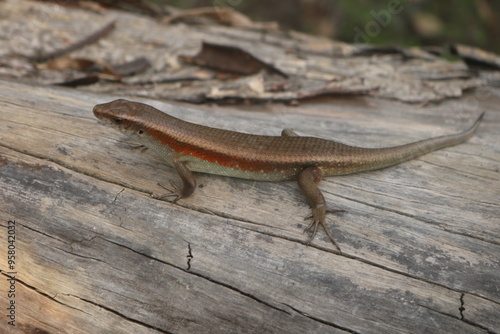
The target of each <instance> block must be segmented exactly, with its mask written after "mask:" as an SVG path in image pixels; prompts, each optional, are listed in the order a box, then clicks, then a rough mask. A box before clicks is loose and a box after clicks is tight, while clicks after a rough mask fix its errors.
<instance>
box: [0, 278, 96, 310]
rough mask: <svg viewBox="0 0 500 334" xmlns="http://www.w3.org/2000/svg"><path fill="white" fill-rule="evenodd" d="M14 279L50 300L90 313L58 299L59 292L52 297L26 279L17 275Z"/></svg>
mask: <svg viewBox="0 0 500 334" xmlns="http://www.w3.org/2000/svg"><path fill="white" fill-rule="evenodd" d="M1 274H2V275H4V276H6V277H9V278H11V277H10V276H9V275H7V274H5V273H3V272H1ZM14 279H15V280H16V282H17V283H19V284H21V285H22V286H24V287H25V288H27V289H30V290H32V291H34V292H36V293H38V294H40V295H42V296H44V297H46V298H48V299H50V300H52V301H54V302H56V303H58V304H60V305H64V306H66V307H69V308H71V309H73V310H77V311H80V312H83V313H85V314H88V313H87V312H85V311H84V310H81V309H79V308H77V307H74V306H71V305H68V304H66V303H63V302H61V301H60V300H57V299H56V297H57V294H56V295H55V296H53V297H52V296H50V295H49V294H48V293H46V292H43V291H41V290H40V289H39V288H37V287H36V286H33V285H30V284H28V283H26V282H24V281H22V280H20V279H19V278H17V277H15V278H14Z"/></svg>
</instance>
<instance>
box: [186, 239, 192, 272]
mask: <svg viewBox="0 0 500 334" xmlns="http://www.w3.org/2000/svg"><path fill="white" fill-rule="evenodd" d="M186 257H187V270H191V260H192V259H193V253H192V252H191V244H190V243H188V255H187V256H186Z"/></svg>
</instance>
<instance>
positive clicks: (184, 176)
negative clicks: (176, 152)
mask: <svg viewBox="0 0 500 334" xmlns="http://www.w3.org/2000/svg"><path fill="white" fill-rule="evenodd" d="M173 165H174V167H175V170H176V171H177V174H179V177H180V178H181V180H182V188H181V187H179V186H178V185H177V184H175V183H174V182H172V181H170V184H171V185H172V187H174V190H172V189H168V188H165V187H163V186H162V185H161V184H160V186H161V187H163V188H165V189H167V190H168V191H170V193H169V194H166V195H163V196H162V197H168V196H173V197H175V198H174V202H177V201H178V200H180V199H181V198H186V197H189V196H191V195H192V194H193V193H194V190H195V189H196V179H195V177H194V175H193V173H191V171H190V170H189V169H188V168H187V166H186V163H185V162H182V161H180V160H179V159H174V160H173Z"/></svg>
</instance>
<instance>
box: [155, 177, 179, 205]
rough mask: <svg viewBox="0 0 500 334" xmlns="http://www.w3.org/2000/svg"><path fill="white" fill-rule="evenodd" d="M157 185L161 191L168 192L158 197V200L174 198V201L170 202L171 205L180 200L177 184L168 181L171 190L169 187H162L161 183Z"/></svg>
mask: <svg viewBox="0 0 500 334" xmlns="http://www.w3.org/2000/svg"><path fill="white" fill-rule="evenodd" d="M157 185H159V186H160V187H162V188H163V189H165V190H166V191H168V193H166V194H163V195H161V196H160V197H159V199H165V198H168V197H174V200H173V201H172V202H173V203H175V202H177V201H178V200H179V199H181V193H180V191H181V188H180V187H179V185H178V184H177V183H175V182H174V181H172V180H170V186H171V187H172V188H173V189H172V188H169V187H166V186H164V185H163V184H161V183H157Z"/></svg>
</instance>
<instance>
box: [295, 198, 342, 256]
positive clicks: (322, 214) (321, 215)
mask: <svg viewBox="0 0 500 334" xmlns="http://www.w3.org/2000/svg"><path fill="white" fill-rule="evenodd" d="M327 212H328V213H337V212H347V211H346V210H334V209H324V207H319V208H314V209H313V211H312V214H311V215H309V216H307V217H306V218H305V219H304V220H306V219H312V221H311V223H310V224H309V226H307V227H306V228H305V229H304V233H305V232H307V231H309V230H311V229H312V234H311V236H310V237H309V239H308V240H307V245H309V244H310V243H311V241H312V240H313V239H314V237H315V236H316V233H317V232H318V227H319V225H321V226H322V227H323V230H324V231H325V233H326V235H327V236H328V238H330V241H331V242H332V244H333V245H334V246H335V248H337V250H338V251H339V252H340V253H342V251H341V250H340V247H339V245H337V243H336V242H335V239H333V237H332V235H331V234H330V231H329V230H328V228H327V226H326V213H327Z"/></svg>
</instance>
